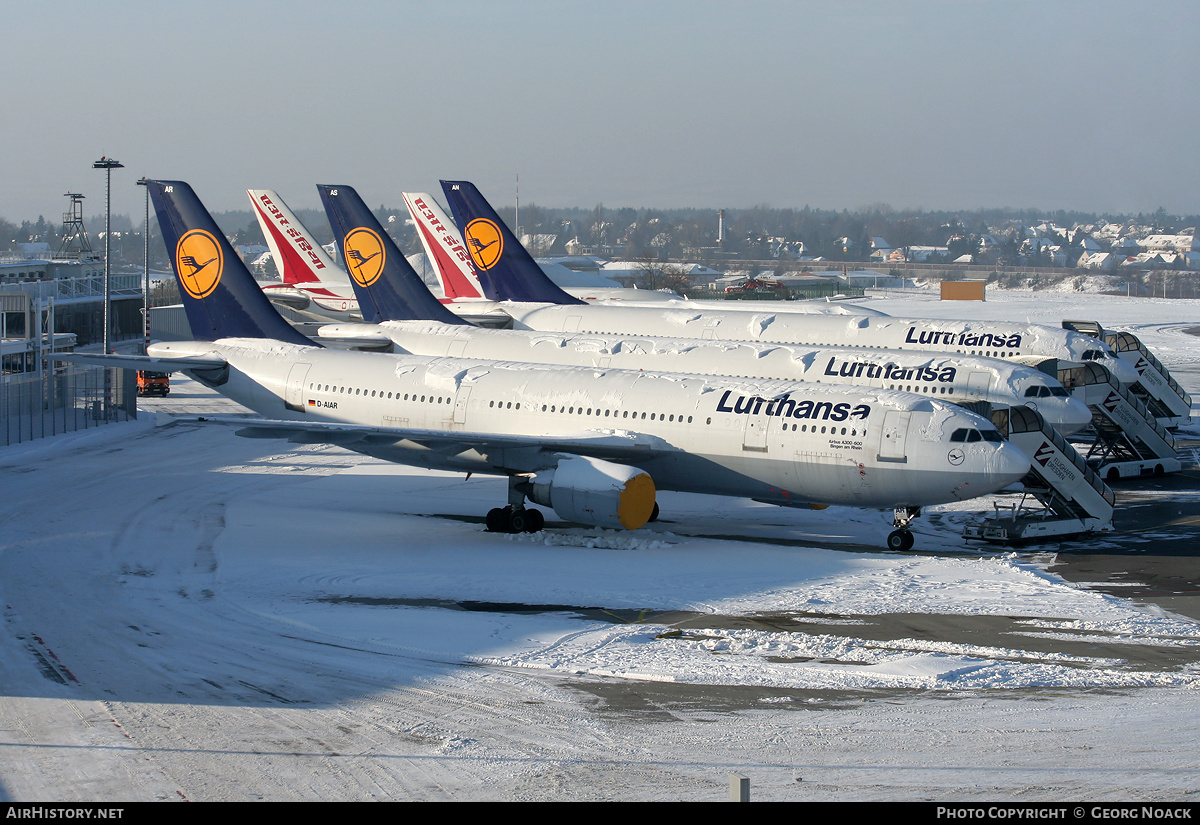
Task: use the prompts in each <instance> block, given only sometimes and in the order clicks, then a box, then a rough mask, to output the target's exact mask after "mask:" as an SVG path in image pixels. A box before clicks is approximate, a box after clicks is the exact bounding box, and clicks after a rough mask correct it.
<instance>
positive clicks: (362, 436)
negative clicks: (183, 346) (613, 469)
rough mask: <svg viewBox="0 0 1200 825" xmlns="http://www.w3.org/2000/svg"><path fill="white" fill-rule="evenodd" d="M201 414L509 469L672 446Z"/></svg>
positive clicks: (621, 457) (312, 437) (300, 436)
mask: <svg viewBox="0 0 1200 825" xmlns="http://www.w3.org/2000/svg"><path fill="white" fill-rule="evenodd" d="M205 420H206V421H211V422H213V423H219V424H232V425H236V426H237V427H239V428H240V429H239V430H238V431H237V434H238V435H240V436H242V437H245V438H285V439H287V440H288V441H292V442H294V443H301V444H336V445H338V446H343V447H349V448H350V449H355V448H356V447H359V448H363V447H368V446H376V447H388V446H391V445H396V446H397V448H400V449H403V447H404V445H403V444H402V442H408V443H410V444H411V445H412V448H418V447H423V448H425V449H427V450H429V451H432V452H435V453H439V454H441V455H443V456H446V457H447V458H449V457H452V456H456V455H459V454H460V453H465V452H469V451H471V450H474V451H475V452H477V453H479V454H480V455H482V456H484V457H485V458H487V460H488V461H489V462H490V463H492V464H493V465H494V466H497V467H503V468H505V469H506V470H509V471H513V472H534V471H535V470H539V469H544V468H545V467H546V457H547V456H548V455H551V454H555V453H571V454H574V455H583V456H589V457H592V458H599V459H603V460H606V461H619V462H635V463H636V462H637V461H645V460H647V459H650V458H656V457H658V456H660V455H663V454H665V453H667V452H671V451H673V450H672V448H671V447H670V445H668V444H667V443H666V442H664V441H663V440H662V439H660V438H657V437H654V436H648V435H645V434H643V433H634V432H629V431H627V430H620V429H608V430H599V429H598V430H584V431H581V432H579V433H578V434H574V435H569V436H545V435H539V436H531V435H515V434H513V435H505V434H497V433H485V432H471V431H464V430H458V431H452V432H447V431H444V430H426V429H417V428H407V427H371V426H361V425H354V424H337V423H326V422H310V421H283V420H278V421H272V420H267V419H259V420H255V419H244V418H228V419H218V418H208V417H206V419H205ZM364 451H367V450H364Z"/></svg>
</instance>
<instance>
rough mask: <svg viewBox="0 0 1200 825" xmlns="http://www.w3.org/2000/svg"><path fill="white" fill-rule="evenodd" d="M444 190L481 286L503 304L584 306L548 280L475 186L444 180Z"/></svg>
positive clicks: (463, 182)
mask: <svg viewBox="0 0 1200 825" xmlns="http://www.w3.org/2000/svg"><path fill="white" fill-rule="evenodd" d="M442 190H443V191H444V192H445V193H446V198H447V200H449V202H450V209H451V211H452V212H454V220H455V221H456V222H457V223H458V231H459V232H461V233H462V236H463V241H464V242H465V243H466V245H467V251H468V252H470V253H471V262H472V263H473V264H475V271H476V272H478V273H479V281H480V283H482V284H484V285H485V286H487V287H488V288H489V289H490V291H491V292H494V293H495V295H496V297H497V298H499V299H500V300H502V301H530V302H533V303H541V304H582V303H583V301H580V300H579V299H577V298H572V297H571V296H570V295H568V294H567V293H565V292H563V291H562V289H560V288H559V286H558V285H557V284H556V283H554V282H553V281H551V280H550V279H549V278H547V277H546V273H545V272H542V268H541V267H540V266H538V264H537V261H535V260H534V259H533V256H531V255H530V254H529V253H528V252H526V251H525V247H523V246H521V244H520V243H519V242H518V241H517V239H516V238H515V237H514V236H513V234H512V232H510V231H508V227H507V226H505V225H504V221H502V220H500V216H499V215H497V214H496V210H494V209H492V207H491V204H489V203H488V202H487V201H486V200H484V198H483V195H481V194H479V190H478V189H476V188H475V184H473V183H468V182H467V181H465V180H444V181H442Z"/></svg>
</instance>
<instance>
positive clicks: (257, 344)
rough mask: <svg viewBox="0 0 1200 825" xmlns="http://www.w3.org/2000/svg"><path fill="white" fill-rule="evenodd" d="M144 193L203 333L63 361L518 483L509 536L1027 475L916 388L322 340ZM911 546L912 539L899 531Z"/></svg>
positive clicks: (870, 499) (171, 184)
mask: <svg viewBox="0 0 1200 825" xmlns="http://www.w3.org/2000/svg"><path fill="white" fill-rule="evenodd" d="M147 184H148V189H149V192H150V196H151V198H152V199H153V201H154V205H155V211H156V213H157V215H158V220H159V224H160V226H161V228H162V232H163V239H164V242H165V243H166V245H167V248H168V249H169V250H172V260H173V264H174V267H175V272H176V276H177V278H178V280H179V284H180V287H181V291H182V295H183V300H184V305H185V307H186V310H187V313H188V321H189V324H190V325H191V328H192V333H193V335H194V336H195V338H196V339H197V340H196V341H191V342H174V343H163V344H154V345H152V346H151V347H150V355H149V356H145V357H141V358H138V357H136V356H128V357H121V356H107V357H106V356H83V355H74V356H66V357H64V359H63V360H89V361H92V362H103V363H108V364H109V365H113V366H121V367H127V368H138V369H146V368H150V369H161V370H172V371H179V370H182V371H184V372H186V373H188V374H190V375H192V376H194V377H195V378H196V379H197V380H199V381H201V382H202V383H204V384H205V385H206V386H209V387H212V388H214V389H217V390H218V391H219V392H221V393H223V394H225V395H227V396H229V397H230V398H232V399H234V400H236V401H238V402H239V403H242V404H244V405H246V406H247V407H250V408H251V409H254V410H256V411H257V412H259V413H260V414H262V415H263V416H264V417H265V418H266V419H272V420H263V421H258V422H243V423H245V424H246V428H247V429H248V430H251V431H253V433H255V434H257V435H259V436H262V437H279V436H284V437H291V438H294V439H296V440H302V441H309V442H311V441H328V442H331V443H336V444H339V445H341V446H344V447H347V448H349V449H351V450H355V451H358V452H362V453H366V454H368V455H372V456H377V457H380V458H383V459H387V460H391V461H397V462H402V463H405V464H411V465H415V466H421V467H431V468H438V469H444V470H457V471H464V472H468V473H469V472H484V473H491V474H497V475H502V476H506V477H508V479H509V506H508V507H506V508H495V509H494V510H493V511H492V512H491V513H489V514H488V519H487V521H488V526H489V527H490V528H491V529H494V530H510V531H517V530H532V529H536V528H537V527H540V524H541V521H542V517H541V515H540V513H538V512H537V511H536V510H526V509H525V507H524V503H525V500H526V499H527V498H528V499H531V500H532V501H534V502H536V503H540V504H543V505H545V506H549V507H552V508H553V509H554V510H555V512H556V513H557V514H558V515H559V516H560V517H562V518H564V519H568V520H571V521H577V522H582V523H584V524H589V525H596V526H603V527H620V528H627V529H634V528H637V527H641V526H642V525H644V524H645V523H646V522H647V521H648V520H649V519H650V518H652V516H653V515H654V510H655V508H656V506H657V505H656V503H655V490H656V489H664V490H679V491H685V492H701V493H713V494H718V495H732V496H745V497H750V498H754V499H757V500H762V501H765V502H770V503H775V504H782V505H801V504H806V503H807V504H814V505H821V504H846V505H852V506H861V507H876V508H885V507H903V508H909V509H912V510H915V509H916V508H919V507H921V506H924V505H930V504H936V503H941V502H949V501H956V500H961V499H965V498H969V497H972V496H978V495H983V494H986V493H990V492H995V491H996V490H999V489H1002V488H1004V487H1006V486H1007V485H1009V484H1011V483H1013V482H1015V481H1018V480H1019V479H1020V478H1022V477H1023V476H1024V475H1025V473H1026V472H1027V471H1028V469H1029V460H1028V459H1027V458H1026V457H1025V456H1024V454H1022V453H1021V451H1020V450H1018V449H1017V448H1016V447H1014V446H1013V445H1011V444H1009V443H1007V442H1005V441H1004V440H1003V439H1002V438H1001V436H1000V433H999V432H998V431H997V430H996V429H995V427H993V426H992V424H991V423H990V422H988V421H986V420H985V419H983V418H980V417H979V416H976V415H973V414H971V413H969V412H966V411H965V410H962V409H961V408H958V407H954V406H953V405H950V404H946V403H944V402H941V401H937V400H934V399H932V398H924V397H918V396H913V395H910V394H905V393H897V392H889V391H886V390H874V391H869V392H864V391H862V390H849V389H847V388H842V387H832V386H816V385H813V384H808V383H802V382H796V381H770V380H759V381H747V380H732V379H719V378H705V377H698V376H688V375H679V374H670V373H654V372H638V371H632V370H600V369H580V368H565V367H552V366H546V365H542V364H530V363H518V362H504V361H491V360H475V359H463V358H446V357H440V358H439V357H424V356H408V355H392V354H374V353H364V352H354V351H337V350H332V349H328V348H324V347H320V346H314V345H313V344H312V343H311V342H310V341H308V340H307V339H305V338H304V337H303V336H301V335H300V334H299V333H297V332H296V331H294V330H293V329H292V328H291V327H290V326H289V325H288V324H287V323H286V322H285V321H284V320H283V319H282V318H281V317H280V316H279V314H278V313H277V312H275V310H274V309H273V308H272V307H271V305H270V303H269V301H268V300H267V298H266V296H265V295H264V294H263V292H262V290H261V289H259V288H258V286H257V285H256V284H255V283H254V281H253V279H252V278H251V277H250V274H249V272H248V271H247V270H246V269H245V267H244V266H242V264H241V262H240V260H239V259H238V258H237V256H236V255H235V254H234V253H233V250H232V249H231V248H230V246H229V244H228V242H227V241H226V239H225V237H224V235H222V233H221V231H220V230H219V229H218V228H217V225H216V223H215V222H214V221H213V220H212V218H211V217H210V216H209V215H208V213H207V211H205V209H204V207H203V206H202V205H201V204H200V202H199V200H198V199H197V198H196V196H195V194H194V193H193V192H192V190H191V188H190V187H189V186H188V185H187V184H186V183H182V182H178V181H148V182H147ZM360 232H363V233H370V232H371V230H369V229H368V228H366V227H361V228H356V229H355V230H354V231H352V232H351V233H349V234H350V238H353V239H355V242H354V246H353V248H354V249H356V250H357V251H358V252H359V253H360V254H361V257H362V259H363V260H364V263H363V265H362V267H361V270H360V272H359V276H360V277H362V278H363V279H364V280H370V279H371V278H372V277H375V276H376V275H377V272H376V269H375V268H376V267H378V266H381V265H382V264H383V263H384V261H383V260H382V258H383V255H384V254H386V253H385V250H384V248H383V245H382V243H380V242H379V239H378V238H376V239H374V241H372V240H371V239H369V238H367V237H365V236H364V237H357V236H358V233H360ZM348 246H349V243H348ZM348 257H349V256H348ZM911 544H912V536H911V534H910V533H908V532H907V531H906V530H903V529H901V530H897V531H895V532H894V533H893V534H892V535H891V536H889V545H891V546H894V547H897V548H900V547H905V546H911Z"/></svg>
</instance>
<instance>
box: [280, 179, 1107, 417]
mask: <svg viewBox="0 0 1200 825" xmlns="http://www.w3.org/2000/svg"><path fill="white" fill-rule="evenodd" d="M318 189H319V190H320V192H321V200H322V202H323V203H324V204H325V207H326V210H327V212H328V215H329V221H330V224H331V225H332V226H333V228H334V236H335V240H336V242H337V243H338V244H347V243H350V246H353V243H352V242H349V241H348V237H349V235H350V234H352V233H351V230H352V229H356V228H358V227H366V228H367V229H369V230H371V232H372V233H373V235H372V237H379V238H382V239H383V250H384V255H383V258H384V263H383V264H382V265H381V266H380V267H379V268H378V269H377V270H374V271H373V276H374V277H372V278H371V279H370V280H369V282H368V280H367V279H356V280H355V283H354V287H355V292H356V294H357V295H358V298H359V303H360V305H361V306H364V307H377V308H379V314H380V316H381V321H380V323H379V324H378V325H375V326H370V325H344V324H336V325H328V326H325V327H322V328H321V329H320V330H319V332H318V334H319V336H320V337H322V338H326V339H330V340H339V341H343V342H345V341H350V342H356V343H358V344H359V345H362V346H368V345H369V346H371V347H373V348H379V347H380V346H386V345H388V344H392V345H395V346H396V347H399V348H400V350H401V351H403V352H408V353H411V354H414V355H457V356H464V357H468V358H501V359H511V360H514V361H537V362H540V363H548V364H561V365H567V366H591V367H599V368H609V367H616V368H621V369H641V370H666V371H670V372H684V373H693V374H699V375H727V376H736V377H742V378H782V379H794V380H805V381H814V382H819V383H827V384H853V385H856V386H868V387H875V388H881V389H896V390H902V391H906V392H915V393H918V394H922V395H929V396H936V397H938V398H940V399H941V400H944V401H953V402H957V403H963V402H969V401H988V402H991V403H993V404H1002V405H1005V406H1021V405H1024V406H1029V407H1032V408H1034V409H1036V410H1038V411H1039V412H1041V413H1042V416H1043V417H1044V418H1045V419H1046V420H1047V421H1048V422H1049V423H1050V424H1051V425H1053V426H1055V427H1056V428H1058V429H1059V431H1060V432H1062V433H1063V434H1064V435H1069V434H1071V433H1074V432H1077V431H1078V430H1081V429H1083V427H1085V426H1086V425H1087V424H1089V423H1090V422H1091V419H1092V415H1091V411H1090V410H1089V409H1088V407H1087V405H1086V404H1084V403H1083V402H1082V401H1080V400H1079V399H1077V398H1073V397H1071V395H1070V394H1069V393H1068V392H1067V390H1066V389H1064V388H1063V386H1062V385H1061V384H1060V383H1059V382H1058V381H1057V380H1056V379H1055V378H1053V377H1051V376H1049V375H1046V374H1045V373H1043V372H1040V371H1038V370H1036V369H1032V368H1030V367H1027V366H1023V365H1021V364H1014V363H1011V362H1008V361H1004V360H1001V359H997V358H983V357H979V356H964V355H957V354H944V353H929V352H910V351H904V350H878V349H870V348H861V347H820V348H814V347H804V346H798V345H787V344H747V343H737V342H723V341H702V340H700V341H698V340H695V339H688V338H665V337H661V336H658V337H654V336H630V335H616V334H608V335H605V334H600V333H595V334H589V333H562V332H557V333H547V332H532V331H526V330H503V329H480V328H476V327H471V326H467V325H464V324H461V323H443V321H446V320H450V321H454V320H455V319H453V318H451V317H450V316H448V315H447V314H446V313H445V311H444V309H443V308H442V307H441V306H438V305H435V304H433V303H432V301H431V300H430V298H429V296H428V295H425V294H424V290H423V289H422V284H421V281H420V278H419V277H418V276H417V274H416V272H414V271H413V269H412V267H410V266H409V265H408V263H407V261H406V260H405V259H404V256H403V255H402V254H401V253H400V250H399V249H398V248H396V246H395V244H394V243H393V242H392V241H391V239H390V238H389V237H387V234H386V233H385V232H384V229H383V227H382V226H381V225H380V223H379V222H378V220H377V219H376V218H375V216H374V214H372V212H371V210H370V209H369V208H368V207H367V205H366V203H364V202H363V200H362V198H361V197H360V196H359V195H358V193H357V192H356V191H355V190H354V189H353V188H351V187H349V186H324V185H323V186H320V187H318ZM333 193H336V194H333ZM411 203H412V204H415V205H418V207H419V208H424V204H425V203H427V201H425V200H424V196H418V197H415V198H413V200H412V201H411ZM427 217H428V216H427ZM433 221H436V223H441V221H440V220H438V217H437V215H436V213H435V214H434V217H433ZM297 231H299V232H301V233H303V232H304V231H305V230H304V228H303V227H298V228H297ZM436 237H437V236H435V238H436ZM443 237H445V238H446V241H445V242H444V245H445V249H446V252H447V254H446V255H445V256H444V257H457V256H456V255H455V254H454V251H455V250H456V249H458V254H459V255H461V256H464V257H465V256H467V253H466V250H465V249H462V248H461V247H456V246H455V244H454V242H453V238H452V237H451V236H450V235H449V234H448V233H447V234H446V235H444V236H443ZM438 245H440V244H438ZM436 248H437V247H436V246H435V249H436ZM346 254H347V259H351V258H353V257H354V256H355V254H359V255H361V253H356V252H355V251H354V250H352V249H350V248H348V249H347V253H346ZM294 265H296V266H300V267H303V266H305V265H306V264H305V262H304V261H298V262H296V263H295V264H294ZM300 277H307V276H306V275H302V276H300ZM459 283H466V279H465V277H464V278H463V279H461V280H460V282H459ZM404 295H409V296H417V297H418V298H420V299H423V300H422V301H421V303H420V304H418V305H416V306H414V305H412V304H411V303H410V302H409V301H407V300H406V299H405V298H404V297H403V296H404ZM422 308H424V309H426V310H428V311H430V312H431V313H432V315H433V317H434V318H440V319H441V321H429V320H426V318H428V317H429V316H427V315H422V313H421V309H422ZM413 319H416V320H413Z"/></svg>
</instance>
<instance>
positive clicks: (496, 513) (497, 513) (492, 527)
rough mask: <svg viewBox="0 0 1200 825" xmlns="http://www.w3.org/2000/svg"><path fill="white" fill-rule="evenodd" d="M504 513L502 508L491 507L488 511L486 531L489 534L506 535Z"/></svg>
mask: <svg viewBox="0 0 1200 825" xmlns="http://www.w3.org/2000/svg"><path fill="white" fill-rule="evenodd" d="M505 516H506V513H505V512H504V508H503V507H493V508H492V509H491V510H488V514H487V530H488V532H489V533H507V532H508V529H507V521H508V519H507V518H505Z"/></svg>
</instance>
